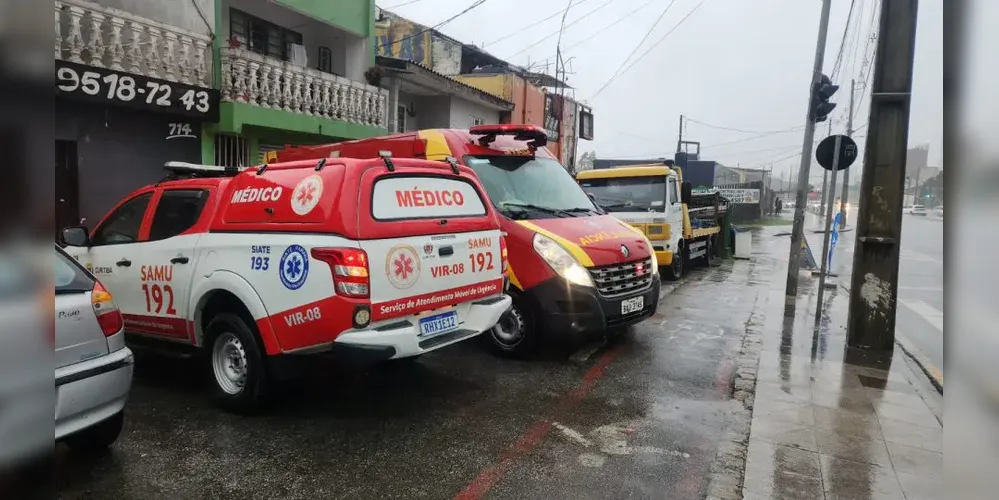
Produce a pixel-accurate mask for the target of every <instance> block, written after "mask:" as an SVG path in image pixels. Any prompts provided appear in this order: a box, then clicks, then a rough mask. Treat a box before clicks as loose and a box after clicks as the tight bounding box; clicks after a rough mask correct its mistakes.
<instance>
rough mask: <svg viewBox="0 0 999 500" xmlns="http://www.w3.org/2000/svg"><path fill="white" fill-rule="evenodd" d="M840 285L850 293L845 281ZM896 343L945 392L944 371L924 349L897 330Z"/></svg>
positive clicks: (939, 389) (937, 387)
mask: <svg viewBox="0 0 999 500" xmlns="http://www.w3.org/2000/svg"><path fill="white" fill-rule="evenodd" d="M839 286H840V288H842V289H843V290H846V293H850V287H848V286H846V285H845V284H843V283H840V284H839ZM895 345H897V346H898V347H899V348H900V349H902V352H903V353H905V355H906V356H909V359H911V360H913V361H915V362H916V366H918V367H919V369H920V370H922V372H923V373H924V374H925V375H926V377H927V378H928V379H930V383H931V384H933V387H935V388H936V390H937V392H939V393H940V394H943V379H944V376H943V371H942V370H940V369H939V368H937V367H936V365H934V364H933V362H932V361H930V358H929V357H927V356H926V355H925V354H923V352H922V351H920V350H919V349H917V348H915V347H914V346H913V345H912V342H910V341H909V339H907V338H906V337H905V335H903V334H900V333H898V332H895Z"/></svg>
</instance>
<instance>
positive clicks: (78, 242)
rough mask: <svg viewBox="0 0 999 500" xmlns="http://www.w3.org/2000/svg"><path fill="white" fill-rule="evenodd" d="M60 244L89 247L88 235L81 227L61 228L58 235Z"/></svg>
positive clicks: (85, 229)
mask: <svg viewBox="0 0 999 500" xmlns="http://www.w3.org/2000/svg"><path fill="white" fill-rule="evenodd" d="M60 237H61V239H62V244H63V245H66V246H71V247H90V234H89V233H88V232H87V228H85V227H83V226H72V227H67V228H63V230H62V233H61V234H60Z"/></svg>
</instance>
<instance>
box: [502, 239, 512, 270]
mask: <svg viewBox="0 0 999 500" xmlns="http://www.w3.org/2000/svg"><path fill="white" fill-rule="evenodd" d="M500 263H501V264H502V265H503V267H502V269H503V274H506V272H507V269H508V268H509V267H510V261H509V260H508V259H507V252H506V236H500Z"/></svg>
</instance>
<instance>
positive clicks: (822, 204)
mask: <svg viewBox="0 0 999 500" xmlns="http://www.w3.org/2000/svg"><path fill="white" fill-rule="evenodd" d="M831 135H832V120H829V131H828V132H826V137H829V136H831ZM834 189H836V186H829V171H828V170H825V169H823V170H822V196H820V197H819V218H822V217H824V216H825V213H826V205H827V204H828V205H832V202H833V200H832V197H831V196H830V194H832V190H834Z"/></svg>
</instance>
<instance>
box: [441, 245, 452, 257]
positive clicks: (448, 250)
mask: <svg viewBox="0 0 999 500" xmlns="http://www.w3.org/2000/svg"><path fill="white" fill-rule="evenodd" d="M437 255H440V256H441V257H450V256H452V255H454V247H453V246H451V245H448V246H446V247H440V248H439V249H437Z"/></svg>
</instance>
